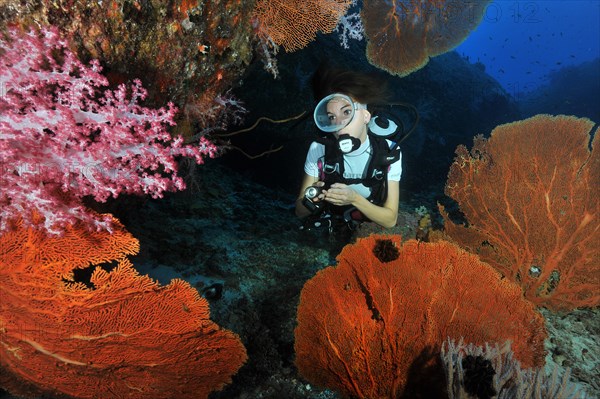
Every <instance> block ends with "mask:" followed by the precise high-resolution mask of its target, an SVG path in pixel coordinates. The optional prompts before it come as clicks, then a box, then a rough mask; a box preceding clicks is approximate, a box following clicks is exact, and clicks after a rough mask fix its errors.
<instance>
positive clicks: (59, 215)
mask: <svg viewBox="0 0 600 399" xmlns="http://www.w3.org/2000/svg"><path fill="white" fill-rule="evenodd" d="M101 69H102V68H101V66H100V64H99V63H98V61H92V62H90V64H89V65H84V64H82V63H81V62H80V61H79V60H78V58H77V56H76V55H75V54H73V53H72V52H71V51H70V50H69V49H68V47H67V43H66V42H65V41H64V40H62V39H61V38H60V37H59V35H58V34H57V32H56V31H55V30H52V29H44V30H41V31H40V32H35V31H31V32H29V33H26V34H19V33H17V31H15V30H12V31H10V32H9V34H8V40H6V39H1V40H0V86H1V87H3V88H4V90H3V91H4V93H3V94H4V95H3V96H2V98H0V132H1V133H2V135H1V139H0V157H1V161H2V169H1V170H0V176H1V179H0V187H1V188H2V190H1V193H0V204H1V205H2V220H1V221H0V231H4V230H6V229H7V228H8V221H10V220H11V219H14V218H16V217H23V218H25V220H26V222H28V223H30V224H31V223H33V219H32V218H33V217H32V215H33V213H38V214H41V215H42V216H43V217H44V225H43V228H44V229H46V230H47V231H49V232H51V233H59V232H60V231H61V227H64V225H68V224H73V223H74V222H75V221H76V220H83V221H85V222H87V223H88V224H89V225H90V226H92V227H95V228H100V229H101V228H110V219H102V218H99V217H98V216H97V215H95V214H93V213H90V212H89V211H88V210H87V209H86V208H85V207H84V206H83V204H82V203H81V199H82V198H83V197H85V196H91V197H93V198H94V199H95V200H96V201H100V202H104V201H106V200H107V199H108V198H110V197H117V196H118V195H119V194H121V193H127V194H148V195H151V196H152V197H162V195H163V193H164V192H165V191H173V190H180V189H183V188H184V187H185V184H184V182H183V180H182V178H181V177H179V176H178V175H177V158H178V157H179V156H187V157H192V158H194V159H195V161H196V162H198V163H202V162H203V158H204V157H206V156H209V157H212V156H215V154H216V151H217V149H216V147H215V146H214V145H213V144H211V143H210V142H208V141H207V140H205V139H203V140H201V141H200V143H199V144H198V145H197V146H193V147H192V146H185V145H184V144H183V140H182V139H180V138H177V139H173V138H172V137H171V135H170V134H169V132H168V130H167V129H168V127H169V126H171V125H174V121H173V117H174V115H175V113H176V112H177V109H176V108H175V107H174V106H173V104H171V103H169V104H168V106H167V107H166V108H159V109H150V108H146V107H143V106H141V105H140V101H142V100H144V99H145V97H146V94H147V92H146V90H145V89H144V88H143V87H142V84H141V82H140V81H139V80H135V81H134V82H133V83H132V84H130V85H120V86H119V87H118V88H117V89H116V90H107V89H105V87H106V86H107V85H108V82H107V80H106V78H105V77H104V76H102V75H101V74H100V72H101Z"/></svg>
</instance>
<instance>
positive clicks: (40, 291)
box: [0, 220, 246, 399]
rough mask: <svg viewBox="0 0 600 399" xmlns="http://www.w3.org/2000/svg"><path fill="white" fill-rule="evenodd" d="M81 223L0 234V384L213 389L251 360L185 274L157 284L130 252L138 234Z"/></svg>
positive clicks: (63, 393) (112, 391)
mask: <svg viewBox="0 0 600 399" xmlns="http://www.w3.org/2000/svg"><path fill="white" fill-rule="evenodd" d="M113 224H114V226H115V229H114V231H113V233H112V234H110V233H108V232H106V231H102V232H90V231H88V230H87V229H86V227H85V226H82V225H81V224H77V225H75V226H73V227H69V228H67V229H66V231H65V232H64V234H63V235H62V236H61V237H48V236H47V235H45V234H44V233H43V232H41V231H39V230H35V229H32V228H28V227H25V226H23V225H22V223H18V222H17V223H16V225H15V226H13V229H11V231H9V232H7V233H4V234H3V235H2V236H1V237H0V248H1V252H0V296H1V297H2V301H1V302H0V342H1V343H2V345H1V346H0V371H1V373H0V385H1V386H2V387H4V388H5V389H8V390H9V391H10V392H12V393H14V394H18V395H24V396H29V397H31V396H33V395H41V394H45V395H51V396H53V397H74V398H90V399H95V398H109V397H128V398H148V397H152V398H173V397H177V398H207V397H208V394H209V393H210V392H211V391H213V390H218V389H221V388H222V387H223V386H224V385H225V384H227V383H228V382H230V381H231V375H232V374H235V373H236V372H237V370H238V369H239V368H240V367H241V365H242V364H243V363H244V361H245V360H246V351H245V349H244V347H243V345H242V343H241V342H240V340H239V338H238V337H237V336H236V335H235V334H233V333H231V332H229V331H227V330H223V329H221V328H219V326H218V325H216V324H215V323H213V322H211V321H210V320H209V309H208V302H207V301H206V299H204V298H201V297H200V296H199V294H198V292H197V291H196V290H195V289H194V288H192V287H191V286H190V285H189V284H188V283H187V282H185V281H183V280H178V279H175V280H173V281H172V282H171V283H169V284H168V285H166V286H160V285H159V284H157V283H156V282H155V281H153V280H152V279H151V278H149V277H148V276H141V275H139V274H138V272H137V271H136V270H135V269H134V268H133V266H132V264H131V263H130V262H129V260H128V259H127V258H126V256H127V255H133V254H135V253H137V251H138V248H139V245H138V241H137V240H136V239H135V238H134V237H133V236H132V235H131V234H129V233H128V232H126V231H125V230H124V229H123V228H122V227H121V226H120V224H119V222H118V221H116V220H115V221H114V222H113Z"/></svg>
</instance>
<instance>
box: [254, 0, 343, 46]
mask: <svg viewBox="0 0 600 399" xmlns="http://www.w3.org/2000/svg"><path fill="white" fill-rule="evenodd" d="M351 4H352V0H258V1H257V3H256V7H255V9H254V18H255V19H256V23H257V25H258V35H259V36H263V37H265V38H267V39H263V40H272V41H273V42H274V43H275V44H276V45H278V46H283V48H284V49H285V51H290V52H291V51H295V50H299V49H301V48H304V47H306V45H307V44H308V43H310V42H312V41H313V40H314V39H315V38H316V36H317V32H323V33H330V32H332V31H333V30H334V29H335V28H336V27H337V25H338V22H339V21H340V19H341V18H342V16H344V14H346V11H347V10H348V8H349V7H350V5H351Z"/></svg>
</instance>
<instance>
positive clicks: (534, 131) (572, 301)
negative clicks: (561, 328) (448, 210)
mask: <svg viewBox="0 0 600 399" xmlns="http://www.w3.org/2000/svg"><path fill="white" fill-rule="evenodd" d="M593 127H594V123H593V122H592V121H590V120H588V119H583V118H581V119H580V118H575V117H571V116H550V115H537V116H535V117H532V118H529V119H526V120H523V121H518V122H514V123H511V124H506V125H501V126H498V127H497V128H496V129H494V131H492V134H491V137H490V138H489V139H488V140H486V139H484V138H483V137H481V136H478V137H476V138H475V141H474V146H473V148H472V149H471V151H470V152H469V151H468V150H467V149H466V147H464V146H459V147H458V148H457V150H456V154H457V155H456V158H455V161H454V163H453V164H452V166H451V168H450V173H449V175H448V181H447V183H446V194H447V195H448V196H450V197H452V198H453V199H454V200H456V201H457V202H458V205H459V206H460V210H461V211H462V212H463V213H464V215H465V217H466V220H467V221H468V226H464V225H458V224H455V223H453V222H452V221H451V220H450V218H449V217H448V215H446V214H445V212H443V207H442V213H443V215H444V219H445V231H446V233H447V234H448V235H449V236H450V237H452V239H453V240H455V241H456V242H458V243H459V244H460V245H462V246H463V247H465V248H467V249H468V250H470V251H471V252H473V253H477V254H479V256H480V257H481V258H482V260H484V261H485V262H488V263H489V264H491V265H492V266H493V267H495V268H496V269H497V270H499V271H500V272H501V273H502V274H503V275H505V276H506V277H507V278H509V279H510V280H512V281H515V282H517V283H518V284H520V285H521V287H522V288H523V291H524V293H525V297H526V298H527V299H529V300H531V301H532V302H534V303H535V304H537V305H540V306H545V307H548V308H550V309H554V310H571V309H574V308H576V307H581V306H598V305H599V304H600V289H599V288H600V247H599V246H598V242H600V223H599V218H600V196H599V195H598V194H599V193H598V187H600V155H599V152H598V151H597V149H596V148H593V147H594V142H593V141H590V134H591V133H592V128H593ZM596 136H597V135H596ZM594 141H596V142H597V140H596V137H594Z"/></svg>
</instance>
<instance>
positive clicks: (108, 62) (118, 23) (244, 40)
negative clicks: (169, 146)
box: [0, 0, 255, 134]
mask: <svg viewBox="0 0 600 399" xmlns="http://www.w3.org/2000/svg"><path fill="white" fill-rule="evenodd" d="M254 3H255V1H254V0H245V1H241V0H171V1H160V0H140V1H130V0H107V1H87V2H86V1H72V0H55V1H50V0H22V1H11V2H1V3H0V26H2V27H6V26H23V27H26V29H28V28H27V27H31V26H36V27H39V26H41V27H44V26H48V25H53V26H56V27H58V28H59V29H60V31H61V33H63V34H65V35H66V36H68V37H69V38H70V39H71V43H72V47H73V50H74V51H75V52H76V53H77V54H78V55H79V56H80V58H81V59H82V60H84V61H88V60H90V59H98V60H99V61H100V62H101V64H102V65H103V66H104V67H105V69H106V70H107V71H108V80H109V81H110V83H111V84H119V83H124V82H126V81H128V80H131V79H134V78H139V79H141V80H142V82H143V84H144V86H145V87H146V88H147V89H148V91H149V98H148V101H149V103H150V105H152V106H158V105H161V104H163V103H164V102H165V100H164V99H165V98H167V99H169V100H170V101H172V102H173V103H175V105H176V106H177V107H179V108H180V109H182V110H184V111H185V112H184V113H183V114H181V115H179V119H181V120H187V118H189V119H191V120H192V124H193V122H194V119H195V118H196V117H197V116H198V114H196V113H195V111H196V110H202V109H204V108H209V107H210V106H211V105H212V103H213V100H214V98H215V97H217V96H218V95H220V94H223V93H225V92H226V91H227V90H228V89H229V88H230V87H231V85H232V84H233V83H234V82H235V81H236V80H237V79H239V78H240V76H241V75H242V73H243V71H244V70H245V68H246V66H247V65H248V64H249V63H250V61H251V59H252V47H253V43H252V38H253V37H254V33H253V32H254V28H253V26H252V22H251V15H252V10H253V8H254ZM178 122H179V120H178ZM186 128H187V126H186V124H179V129H181V131H182V133H186V134H187V133H188V132H187V131H185V129H186ZM190 129H191V130H194V127H193V126H192V128H190Z"/></svg>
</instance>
